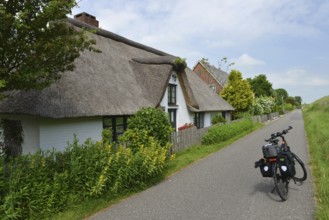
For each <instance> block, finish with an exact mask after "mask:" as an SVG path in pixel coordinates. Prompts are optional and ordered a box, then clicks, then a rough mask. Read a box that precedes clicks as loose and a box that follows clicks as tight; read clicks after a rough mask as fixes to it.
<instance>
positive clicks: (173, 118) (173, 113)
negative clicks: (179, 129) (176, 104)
mask: <svg viewBox="0 0 329 220" xmlns="http://www.w3.org/2000/svg"><path fill="white" fill-rule="evenodd" d="M176 111H177V110H176V109H168V114H169V121H170V124H171V126H172V127H173V128H174V129H175V130H176Z"/></svg>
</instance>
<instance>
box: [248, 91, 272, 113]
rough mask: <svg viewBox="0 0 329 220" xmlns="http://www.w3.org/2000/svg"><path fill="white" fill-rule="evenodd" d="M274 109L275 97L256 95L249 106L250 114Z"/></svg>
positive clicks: (269, 111)
mask: <svg viewBox="0 0 329 220" xmlns="http://www.w3.org/2000/svg"><path fill="white" fill-rule="evenodd" d="M273 111H275V99H274V98H272V97H265V96H260V97H257V98H256V99H255V101H254V103H253V105H252V106H251V108H250V112H251V114H252V115H262V114H269V113H271V112H273Z"/></svg>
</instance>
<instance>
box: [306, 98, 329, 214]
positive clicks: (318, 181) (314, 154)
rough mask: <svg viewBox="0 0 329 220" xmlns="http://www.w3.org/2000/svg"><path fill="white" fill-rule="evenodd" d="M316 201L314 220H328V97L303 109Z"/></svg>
mask: <svg viewBox="0 0 329 220" xmlns="http://www.w3.org/2000/svg"><path fill="white" fill-rule="evenodd" d="M303 117H304V122H305V129H306V133H307V139H308V145H309V150H310V154H311V168H312V174H313V177H314V183H315V195H316V199H317V208H316V219H329V163H328V161H329V96H326V97H323V98H321V99H319V100H317V101H315V102H314V103H312V104H311V105H308V106H305V107H303Z"/></svg>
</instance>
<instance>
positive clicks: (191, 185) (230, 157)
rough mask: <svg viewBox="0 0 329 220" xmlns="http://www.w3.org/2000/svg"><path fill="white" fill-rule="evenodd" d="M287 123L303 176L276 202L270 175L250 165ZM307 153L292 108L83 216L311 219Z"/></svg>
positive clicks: (122, 219)
mask: <svg viewBox="0 0 329 220" xmlns="http://www.w3.org/2000/svg"><path fill="white" fill-rule="evenodd" d="M289 125H292V126H293V127H294V129H292V130H291V131H290V132H289V134H287V135H286V140H287V141H288V143H289V145H290V146H291V150H292V151H293V152H295V153H296V154H297V155H298V156H299V157H300V158H301V159H302V160H303V161H304V162H305V163H306V164H307V170H308V174H309V175H308V179H307V180H306V181H305V182H304V184H303V185H301V186H298V185H295V184H294V183H293V182H291V183H290V185H289V186H290V188H289V198H288V200H287V201H285V202H282V201H281V199H280V198H279V196H278V195H277V194H276V193H273V194H272V193H271V190H272V188H273V186H274V183H273V179H272V178H263V177H262V176H261V173H260V171H259V170H258V169H254V167H253V166H254V162H255V161H256V160H258V159H259V158H260V157H262V151H261V146H262V145H263V144H265V142H264V139H266V138H268V137H269V135H270V134H271V133H274V132H276V131H282V130H283V129H286V128H287V127H288V126H289ZM308 157H309V156H308V150H307V143H306V137H305V130H304V122H303V118H302V113H301V111H300V110H296V111H294V112H291V113H289V114H287V115H285V116H283V117H281V118H279V119H277V120H275V121H272V122H270V123H269V124H268V125H267V126H265V127H263V128H262V129H260V130H258V131H256V132H253V133H252V134H250V135H248V136H246V137H244V138H242V139H240V140H239V141H237V142H235V143H233V144H232V145H230V146H227V147H226V148H224V149H222V150H220V151H218V152H216V153H214V154H212V155H210V156H208V157H207V158H205V159H202V160H200V161H197V162H195V163H194V164H192V165H190V166H188V167H187V168H185V169H183V170H182V171H180V172H179V173H177V174H175V175H173V176H171V177H170V178H168V179H167V180H165V181H163V182H162V183H160V184H158V185H156V186H154V187H152V188H150V189H148V190H146V191H143V192H141V193H138V194H136V195H134V196H132V197H130V198H128V199H126V200H124V201H122V202H121V203H119V204H116V205H113V206H111V207H110V208H108V209H106V210H104V211H102V212H100V213H97V214H96V215H94V216H92V217H90V218H89V219H95V220H96V219H97V220H100V219H109V220H110V219H116V220H119V219H120V220H130V219H136V220H137V219H138V220H141V219H152V220H153V219H154V220H158V219H159V220H161V219H166V220H168V219H173V220H174V219H175V220H178V219H186V220H194V219H197V220H203V219H225V220H226V219H232V220H239V219H243V220H246V219H250V220H257V219H262V220H263V219H267V220H271V219H273V220H277V219H303V220H309V219H315V218H314V209H315V201H314V196H313V179H312V176H311V174H310V170H309V166H308V159H309V158H308Z"/></svg>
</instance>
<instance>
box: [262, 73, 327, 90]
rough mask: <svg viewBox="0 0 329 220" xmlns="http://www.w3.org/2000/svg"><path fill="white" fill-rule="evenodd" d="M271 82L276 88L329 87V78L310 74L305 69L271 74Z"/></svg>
mask: <svg viewBox="0 0 329 220" xmlns="http://www.w3.org/2000/svg"><path fill="white" fill-rule="evenodd" d="M268 78H269V80H270V81H271V82H273V85H275V87H276V88H282V87H290V86H299V87H303V86H306V87H313V89H314V90H316V88H317V87H326V86H328V87H329V78H325V77H324V76H320V75H319V74H314V73H309V72H307V71H306V70H304V69H297V68H296V69H290V70H288V71H286V72H283V73H274V74H269V77H268ZM328 91H329V89H328Z"/></svg>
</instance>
